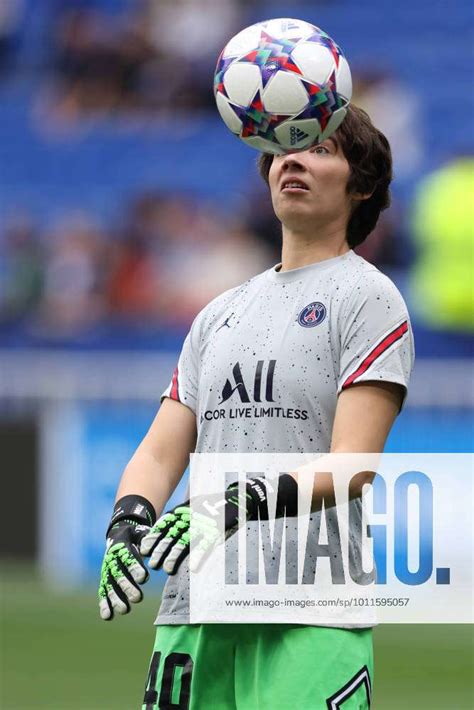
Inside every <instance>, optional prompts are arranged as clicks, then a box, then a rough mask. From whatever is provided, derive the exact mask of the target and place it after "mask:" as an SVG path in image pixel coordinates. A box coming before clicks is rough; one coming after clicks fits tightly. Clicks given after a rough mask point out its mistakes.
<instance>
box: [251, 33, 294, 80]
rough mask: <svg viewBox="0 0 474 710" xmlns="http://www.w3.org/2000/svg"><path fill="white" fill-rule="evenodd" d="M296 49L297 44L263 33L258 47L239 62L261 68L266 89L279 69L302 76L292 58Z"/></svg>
mask: <svg viewBox="0 0 474 710" xmlns="http://www.w3.org/2000/svg"><path fill="white" fill-rule="evenodd" d="M294 47H295V43H294V42H292V41H291V40H285V39H275V38H274V37H271V36H270V35H269V34H267V33H266V32H262V33H261V35H260V42H259V45H258V47H256V48H255V49H253V50H252V51H251V52H249V53H248V54H246V55H244V56H243V57H241V58H240V59H239V61H240V62H250V63H252V64H256V65H257V66H259V67H260V71H261V74H262V86H263V88H265V86H266V85H267V83H268V82H269V81H270V79H271V78H272V76H273V75H274V73H275V72H276V71H278V70H279V69H284V70H285V71H292V72H294V73H295V74H301V70H300V68H299V67H298V66H297V65H296V64H295V63H294V61H293V60H292V58H291V56H290V55H291V52H292V50H293V49H294Z"/></svg>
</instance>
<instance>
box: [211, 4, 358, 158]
mask: <svg viewBox="0 0 474 710" xmlns="http://www.w3.org/2000/svg"><path fill="white" fill-rule="evenodd" d="M214 94H215V98H216V103H217V108H218V110H219V113H220V115H221V117H222V119H223V120H224V123H225V124H226V126H227V127H228V128H229V129H230V130H231V131H232V133H234V134H235V135H237V136H239V138H241V139H242V140H243V141H244V143H246V144H247V145H250V146H251V147H252V148H255V149H256V150H260V151H263V152H265V153H275V154H283V153H285V152H287V151H290V150H291V151H294V150H305V149H306V148H309V146H311V145H313V144H314V143H320V142H321V141H323V140H325V139H326V138H329V136H330V135H331V134H332V133H334V131H335V130H336V129H337V128H338V126H339V125H340V124H341V122H342V121H343V119H344V116H345V115H346V108H347V105H348V103H349V101H350V99H351V95H352V80H351V72H350V69H349V64H348V63H347V60H346V58H345V57H344V55H343V54H342V52H341V50H340V48H339V47H338V46H337V44H336V43H335V42H334V41H333V40H332V39H331V37H329V35H327V34H326V33H325V32H323V31H322V30H320V29H319V28H318V27H315V26H314V25H311V24H310V23H309V22H303V21H301V20H291V19H287V18H286V19H278V20H268V21H266V22H259V23H257V24H255V25H251V27H247V28H246V29H245V30H242V31H241V32H239V33H238V34H237V35H236V36H235V37H233V38H232V39H231V40H230V42H228V43H227V45H226V46H225V47H224V49H223V51H222V53H221V55H220V57H219V59H218V60H217V66H216V72H215V76H214Z"/></svg>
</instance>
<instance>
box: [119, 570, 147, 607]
mask: <svg viewBox="0 0 474 710" xmlns="http://www.w3.org/2000/svg"><path fill="white" fill-rule="evenodd" d="M115 581H116V582H117V584H118V586H119V587H120V589H121V590H122V592H123V593H124V595H125V597H126V598H127V601H128V602H132V604H136V603H137V602H141V600H142V599H143V592H142V590H141V589H140V587H138V586H137V585H136V584H135V583H133V582H131V581H130V578H129V577H128V576H126V575H123V576H122V577H118V578H117V579H116V580H115Z"/></svg>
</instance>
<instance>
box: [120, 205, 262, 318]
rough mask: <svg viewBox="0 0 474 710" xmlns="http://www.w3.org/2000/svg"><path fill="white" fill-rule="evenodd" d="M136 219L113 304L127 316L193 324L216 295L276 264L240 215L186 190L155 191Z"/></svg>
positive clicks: (135, 210) (130, 228) (134, 214)
mask: <svg viewBox="0 0 474 710" xmlns="http://www.w3.org/2000/svg"><path fill="white" fill-rule="evenodd" d="M131 217H132V219H131V221H130V222H129V226H128V231H127V235H128V237H127V240H126V242H125V244H124V245H123V246H122V247H121V253H120V255H119V256H118V258H117V260H116V264H115V269H114V271H113V273H112V276H111V279H110V291H109V293H110V301H111V306H112V308H113V309H114V310H115V311H116V312H117V313H120V314H122V315H126V316H131V315H135V317H138V318H146V317H148V318H152V319H154V320H155V322H161V323H165V324H170V325H173V326H176V327H183V328H184V327H188V326H189V325H190V323H191V321H192V319H193V318H194V316H195V315H196V314H197V312H198V311H199V310H200V309H201V308H202V307H204V305H206V304H207V303H208V302H209V301H210V300H211V299H212V298H214V297H215V296H217V295H218V294H219V293H222V292H223V291H225V290H227V289H228V288H231V287H233V286H237V285H238V284H239V283H241V282H242V281H245V280H246V279H247V278H249V277H251V276H254V275H255V274H257V273H258V272H259V271H262V270H263V269H264V268H266V267H268V266H270V264H271V258H269V255H268V253H267V250H266V249H265V247H264V246H263V245H262V244H260V243H259V242H258V241H257V240H256V238H255V237H254V236H253V234H251V233H250V232H249V231H248V229H247V228H246V227H245V226H244V225H242V224H241V223H239V222H238V221H237V220H236V218H235V216H233V215H227V216H226V218H225V219H224V218H223V217H222V216H221V215H219V214H218V213H216V212H215V210H213V209H211V207H209V206H206V205H204V204H202V203H200V202H198V201H196V200H193V199H191V198H189V197H186V196H185V195H182V194H176V195H169V196H167V197H164V196H162V195H156V194H155V195H153V194H148V195H146V196H144V197H142V198H141V199H139V200H137V201H136V202H135V205H134V206H133V209H132V214H131Z"/></svg>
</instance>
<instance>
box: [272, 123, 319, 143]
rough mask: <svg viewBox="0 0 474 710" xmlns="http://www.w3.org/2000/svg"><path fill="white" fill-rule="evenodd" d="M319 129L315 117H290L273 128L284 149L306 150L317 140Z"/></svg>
mask: <svg viewBox="0 0 474 710" xmlns="http://www.w3.org/2000/svg"><path fill="white" fill-rule="evenodd" d="M320 130H321V126H320V125H319V121H318V119H317V118H304V119H301V121H292V120H291V119H290V120H289V121H285V122H284V123H280V125H279V126H278V127H277V128H275V135H276V137H277V138H278V141H279V142H280V144H281V145H282V146H283V148H285V149H286V150H306V149H307V148H309V147H310V146H311V145H313V143H315V142H316V141H317V140H318V137H319V132H320Z"/></svg>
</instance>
